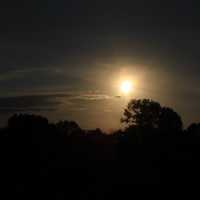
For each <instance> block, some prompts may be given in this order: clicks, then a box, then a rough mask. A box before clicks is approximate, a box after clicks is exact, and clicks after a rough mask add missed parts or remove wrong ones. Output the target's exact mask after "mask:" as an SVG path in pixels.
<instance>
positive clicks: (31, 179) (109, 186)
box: [0, 99, 200, 199]
mask: <svg viewBox="0 0 200 200" xmlns="http://www.w3.org/2000/svg"><path fill="white" fill-rule="evenodd" d="M121 121H122V123H124V128H123V129H122V130H117V131H115V132H113V133H112V134H106V133H104V132H103V131H101V130H100V129H96V130H89V131H88V130H87V131H86V130H82V129H81V128H80V127H79V125H78V124H77V123H76V122H74V121H60V122H58V123H49V122H48V120H47V119H46V118H44V117H41V116H37V115H29V114H14V115H13V116H12V117H10V118H9V119H8V123H7V126H6V127H4V128H2V129H1V130H0V132H1V134H0V135H1V139H0V146H1V167H2V170H1V182H2V185H3V187H2V188H1V190H2V191H4V192H5V193H6V194H7V195H9V194H11V195H14V196H15V197H20V198H25V199H36V198H37V199H38V198H43V199H67V198H72V199H110V198H115V199H121V198H122V197H123V196H124V192H125V191H126V193H127V192H128V191H129V192H132V190H133V187H132V185H134V184H164V185H173V184H175V185H181V184H183V185H184V184H192V183H194V182H195V181H198V180H199V178H200V173H199V171H200V169H199V166H200V165H199V161H200V123H199V124H197V123H193V124H191V125H190V126H189V127H188V128H187V129H183V125H182V121H181V117H180V116H179V115H178V114H177V113H176V112H175V111H173V110H172V109H171V108H167V107H162V106H161V105H160V104H159V103H157V102H154V101H152V100H148V99H142V100H140V99H139V100H131V101H130V102H129V104H128V106H127V108H126V109H125V110H124V114H123V116H122V119H121ZM131 187H132V189H130V190H129V189H128V188H131Z"/></svg>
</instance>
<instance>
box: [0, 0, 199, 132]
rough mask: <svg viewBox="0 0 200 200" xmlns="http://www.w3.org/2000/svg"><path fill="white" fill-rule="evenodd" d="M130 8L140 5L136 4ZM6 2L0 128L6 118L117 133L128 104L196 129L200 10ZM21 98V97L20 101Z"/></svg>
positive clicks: (162, 4)
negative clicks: (128, 90) (125, 81)
mask: <svg viewBox="0 0 200 200" xmlns="http://www.w3.org/2000/svg"><path fill="white" fill-rule="evenodd" d="M136 2H137V3H136ZM136 2H135V1H125V0H123V1H116V0H115V1H114V0H109V1H108V0H107V1H102V0H101V1H100V0H99V1H95V0H93V1H86V0H84V1H83V0H82V1H76V0H73V1H69V0H67V1H66V0H54V1H53V0H48V1H47V0H29V1H27V0H26V1H22V0H18V1H16V0H15V1H14V0H11V1H6V3H3V4H1V6H0V24H1V25H0V44H1V45H0V91H1V93H0V96H1V97H0V122H1V124H3V123H5V121H6V119H7V117H8V116H9V115H10V114H11V113H13V112H33V113H38V114H43V115H45V116H47V117H48V118H49V119H50V120H59V119H72V120H76V121H77V122H78V123H79V124H80V125H81V126H82V127H83V128H94V127H100V128H103V129H106V130H110V129H113V128H117V127H119V121H120V116H121V115H122V112H123V108H124V106H125V104H126V103H127V101H128V99H127V98H124V97H123V98H116V96H117V95H120V92H119V88H118V85H117V82H118V80H119V79H120V77H124V78H126V77H129V78H131V79H133V80H134V81H136V83H137V84H136V85H135V90H134V92H133V93H132V95H131V97H134V98H143V97H145V98H153V99H154V100H157V101H159V102H160V103H161V104H163V105H168V106H170V107H173V108H174V109H175V110H176V111H177V112H178V113H179V114H180V115H181V116H182V118H183V121H184V122H185V124H186V125H187V124H188V123H190V122H191V121H200V105H199V102H200V78H199V75H200V67H199V65H200V13H199V9H200V5H199V4H198V3H197V2H198V1H184V0H182V1H175V0H174V1H164V0H163V1H149V0H146V1H145V0H143V1H142V0H140V1H136ZM19 96H21V97H19Z"/></svg>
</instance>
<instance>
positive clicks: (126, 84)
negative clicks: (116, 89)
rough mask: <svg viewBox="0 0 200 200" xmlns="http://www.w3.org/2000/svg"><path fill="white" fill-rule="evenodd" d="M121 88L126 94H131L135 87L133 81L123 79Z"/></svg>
mask: <svg viewBox="0 0 200 200" xmlns="http://www.w3.org/2000/svg"><path fill="white" fill-rule="evenodd" d="M120 89H121V91H122V92H123V93H124V94H129V93H130V92H131V91H132V89H133V85H132V82H131V81H129V80H125V81H123V82H122V83H121V85H120Z"/></svg>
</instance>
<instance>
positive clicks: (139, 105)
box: [121, 99, 182, 131]
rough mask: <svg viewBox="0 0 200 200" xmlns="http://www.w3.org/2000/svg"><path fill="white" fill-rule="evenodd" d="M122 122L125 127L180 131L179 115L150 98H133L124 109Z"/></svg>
mask: <svg viewBox="0 0 200 200" xmlns="http://www.w3.org/2000/svg"><path fill="white" fill-rule="evenodd" d="M121 122H122V123H125V124H126V126H127V127H141V128H151V129H158V130H161V131H182V120H181V117H180V116H179V115H178V114H177V113H176V112H175V111H173V110H172V109H171V108H168V107H162V106H161V105H160V104H159V103H158V102H155V101H153V100H150V99H133V100H131V101H130V102H129V103H128V106H127V108H126V109H125V110H124V114H123V117H122V119H121Z"/></svg>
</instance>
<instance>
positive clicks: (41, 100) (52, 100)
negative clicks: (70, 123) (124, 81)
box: [0, 93, 111, 114]
mask: <svg viewBox="0 0 200 200" xmlns="http://www.w3.org/2000/svg"><path fill="white" fill-rule="evenodd" d="M108 99H111V97H110V96H108V95H105V94H70V93H69V94H64V93H60V94H46V95H45V94H44V95H42V94H38V95H29V96H14V97H1V98H0V114H3V113H15V112H39V111H56V110H57V109H58V106H59V105H61V104H65V105H69V106H73V105H74V106H76V108H78V109H80V110H81V109H82V107H81V106H80V108H79V107H77V106H79V105H78V104H79V103H80V102H83V101H84V102H85V103H86V102H91V101H102V100H108ZM86 104H87V103H86ZM84 109H87V108H84Z"/></svg>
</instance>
